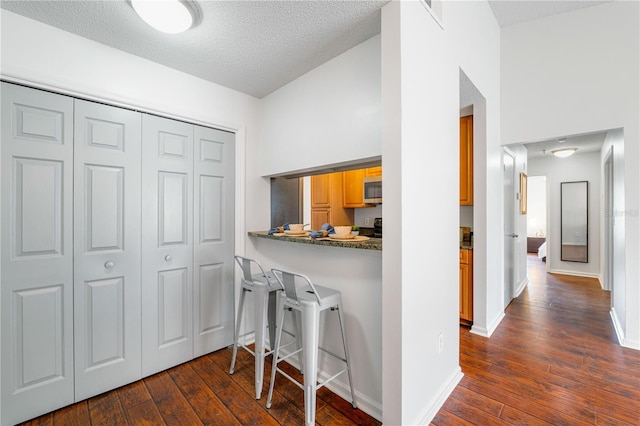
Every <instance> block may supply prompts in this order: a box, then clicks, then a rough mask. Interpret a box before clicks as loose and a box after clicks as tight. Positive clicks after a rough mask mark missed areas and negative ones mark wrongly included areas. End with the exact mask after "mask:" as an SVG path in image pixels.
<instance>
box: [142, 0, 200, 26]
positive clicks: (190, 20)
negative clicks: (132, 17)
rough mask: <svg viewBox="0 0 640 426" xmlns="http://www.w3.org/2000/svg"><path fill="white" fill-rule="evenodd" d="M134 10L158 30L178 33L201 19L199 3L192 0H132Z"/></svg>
mask: <svg viewBox="0 0 640 426" xmlns="http://www.w3.org/2000/svg"><path fill="white" fill-rule="evenodd" d="M130 1H131V6H132V7H133V10H135V11H136V13H137V14H138V15H139V16H140V17H141V18H142V19H143V20H144V21H145V22H146V23H147V24H149V25H151V26H152V27H153V28H155V29H157V30H158V31H162V32H164V33H169V34H177V33H181V32H184V31H187V30H188V29H189V28H192V27H194V26H195V25H197V24H198V22H199V21H200V10H199V8H198V5H197V4H196V3H195V2H194V1H191V0H130Z"/></svg>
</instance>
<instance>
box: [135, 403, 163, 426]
mask: <svg viewBox="0 0 640 426" xmlns="http://www.w3.org/2000/svg"><path fill="white" fill-rule="evenodd" d="M125 415H126V416H127V420H128V421H129V424H131V425H136V426H158V425H164V424H166V423H165V422H164V419H163V418H162V415H160V411H158V407H156V404H155V403H154V402H153V400H151V399H149V400H146V401H144V402H141V403H140V404H137V405H134V406H131V407H129V408H127V409H126V410H125Z"/></svg>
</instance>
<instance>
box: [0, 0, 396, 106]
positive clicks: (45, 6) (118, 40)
mask: <svg viewBox="0 0 640 426" xmlns="http://www.w3.org/2000/svg"><path fill="white" fill-rule="evenodd" d="M388 1H389V0H383V1H375V0H367V1H358V0H356V1H348V0H337V1H326V0H322V1H313V0H308V1H199V2H198V4H199V6H200V8H201V11H202V21H201V23H200V24H199V25H198V26H196V27H195V28H192V29H190V30H189V31H187V32H185V33H182V34H177V35H169V34H163V33H160V32H158V31H156V30H154V29H152V28H151V27H149V26H148V25H146V24H145V23H144V22H143V21H142V20H140V18H138V16H137V15H136V14H135V12H134V11H133V8H132V7H131V6H130V4H129V3H128V2H126V1H124V0H89V1H61V0H36V1H28V0H19V1H8V0H2V2H1V3H0V4H1V7H2V8H3V9H7V10H10V11H12V12H15V13H17V14H19V15H23V16H26V17H28V18H31V19H35V20H37V21H41V22H44V23H46V24H49V25H52V26H54V27H58V28H60V29H63V30H65V31H68V32H71V33H74V34H78V35H80V36H82V37H85V38H88V39H91V40H95V41H97V42H99V43H102V44H105V45H108V46H111V47H113V48H116V49H119V50H122V51H125V52H128V53H131V54H134V55H136V56H140V57H143V58H146V59H149V60H151V61H153V62H157V63H160V64H163V65H166V66H168V67H171V68H174V69H178V70H180V71H183V72H185V73H188V74H191V75H194V76H197V77H200V78H203V79H205V80H209V81H212V82H215V83H217V84H220V85H222V86H226V87H229V88H231V89H235V90H238V91H240V92H244V93H248V94H250V95H253V96H256V97H259V98H261V97H263V96H265V95H267V94H269V93H271V92H272V91H274V90H276V89H277V88H279V87H281V86H283V85H284V84H286V83H288V82H290V81H292V80H294V79H296V78H298V77H299V76H301V75H303V74H305V73H306V72H308V71H309V70H311V69H313V68H315V67H317V66H319V65H321V64H322V63H324V62H326V61H328V60H329V59H331V58H333V57H335V56H338V55H339V54H341V53H343V52H345V51H346V50H348V49H350V48H351V47H353V46H356V45H358V44H360V43H361V42H363V41H365V40H367V39H369V38H371V37H373V36H374V35H376V34H378V33H380V8H381V7H382V6H383V5H384V4H386V3H388Z"/></svg>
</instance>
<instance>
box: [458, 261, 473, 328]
mask: <svg viewBox="0 0 640 426" xmlns="http://www.w3.org/2000/svg"><path fill="white" fill-rule="evenodd" d="M460 323H461V324H466V325H471V324H473V251H472V250H468V249H460Z"/></svg>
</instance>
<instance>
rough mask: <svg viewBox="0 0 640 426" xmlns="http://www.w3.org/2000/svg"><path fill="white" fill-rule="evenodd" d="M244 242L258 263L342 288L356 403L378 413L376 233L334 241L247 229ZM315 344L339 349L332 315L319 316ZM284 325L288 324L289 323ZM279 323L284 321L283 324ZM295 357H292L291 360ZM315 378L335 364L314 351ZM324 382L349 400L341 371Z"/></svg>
mask: <svg viewBox="0 0 640 426" xmlns="http://www.w3.org/2000/svg"><path fill="white" fill-rule="evenodd" d="M247 235H248V236H249V238H248V240H247V242H248V244H249V245H251V246H252V249H251V250H248V251H250V252H253V253H255V256H256V257H257V258H258V259H259V261H260V263H261V264H262V265H263V266H264V267H267V268H281V269H283V270H288V271H291V272H297V273H300V274H304V275H306V276H307V277H309V278H310V279H311V281H312V282H313V283H314V284H317V285H320V286H324V287H329V288H332V289H334V290H338V291H340V292H341V293H342V303H343V308H344V316H345V323H346V334H347V338H348V345H349V355H350V358H351V369H352V374H353V382H354V388H355V393H356V399H357V403H358V407H359V408H361V409H363V410H364V411H366V412H367V413H369V414H371V415H372V416H374V417H377V418H378V419H381V418H382V239H381V238H369V239H366V240H365V239H361V240H362V241H355V240H354V241H335V240H328V239H311V238H309V237H293V236H288V235H281V236H274V235H268V233H267V232H266V231H251V232H248V234H247ZM320 324H321V326H320V332H321V335H320V345H321V346H322V347H324V348H326V349H327V350H329V351H331V352H334V353H341V351H342V350H341V346H342V341H341V338H340V333H339V332H336V330H339V323H338V321H337V319H336V316H334V315H327V316H326V317H324V318H321V323H320ZM289 326H290V325H289ZM285 329H287V325H286V324H285ZM293 361H295V358H294V359H292V363H294V364H295V362H293ZM318 366H319V370H320V371H319V379H320V380H324V379H326V378H327V377H330V376H332V375H333V374H334V373H335V372H337V371H339V369H340V368H341V365H340V364H339V363H338V362H337V361H335V360H334V359H332V357H329V356H325V355H324V354H323V353H322V352H320V355H319V359H318ZM327 387H329V388H330V389H331V390H332V391H334V392H335V393H337V394H338V395H340V396H341V397H343V398H345V399H346V400H347V401H349V394H350V392H349V385H348V380H347V376H346V375H345V374H343V375H341V376H339V377H338V378H337V379H336V380H335V381H333V382H331V383H330V384H329V385H328V386H327Z"/></svg>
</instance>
